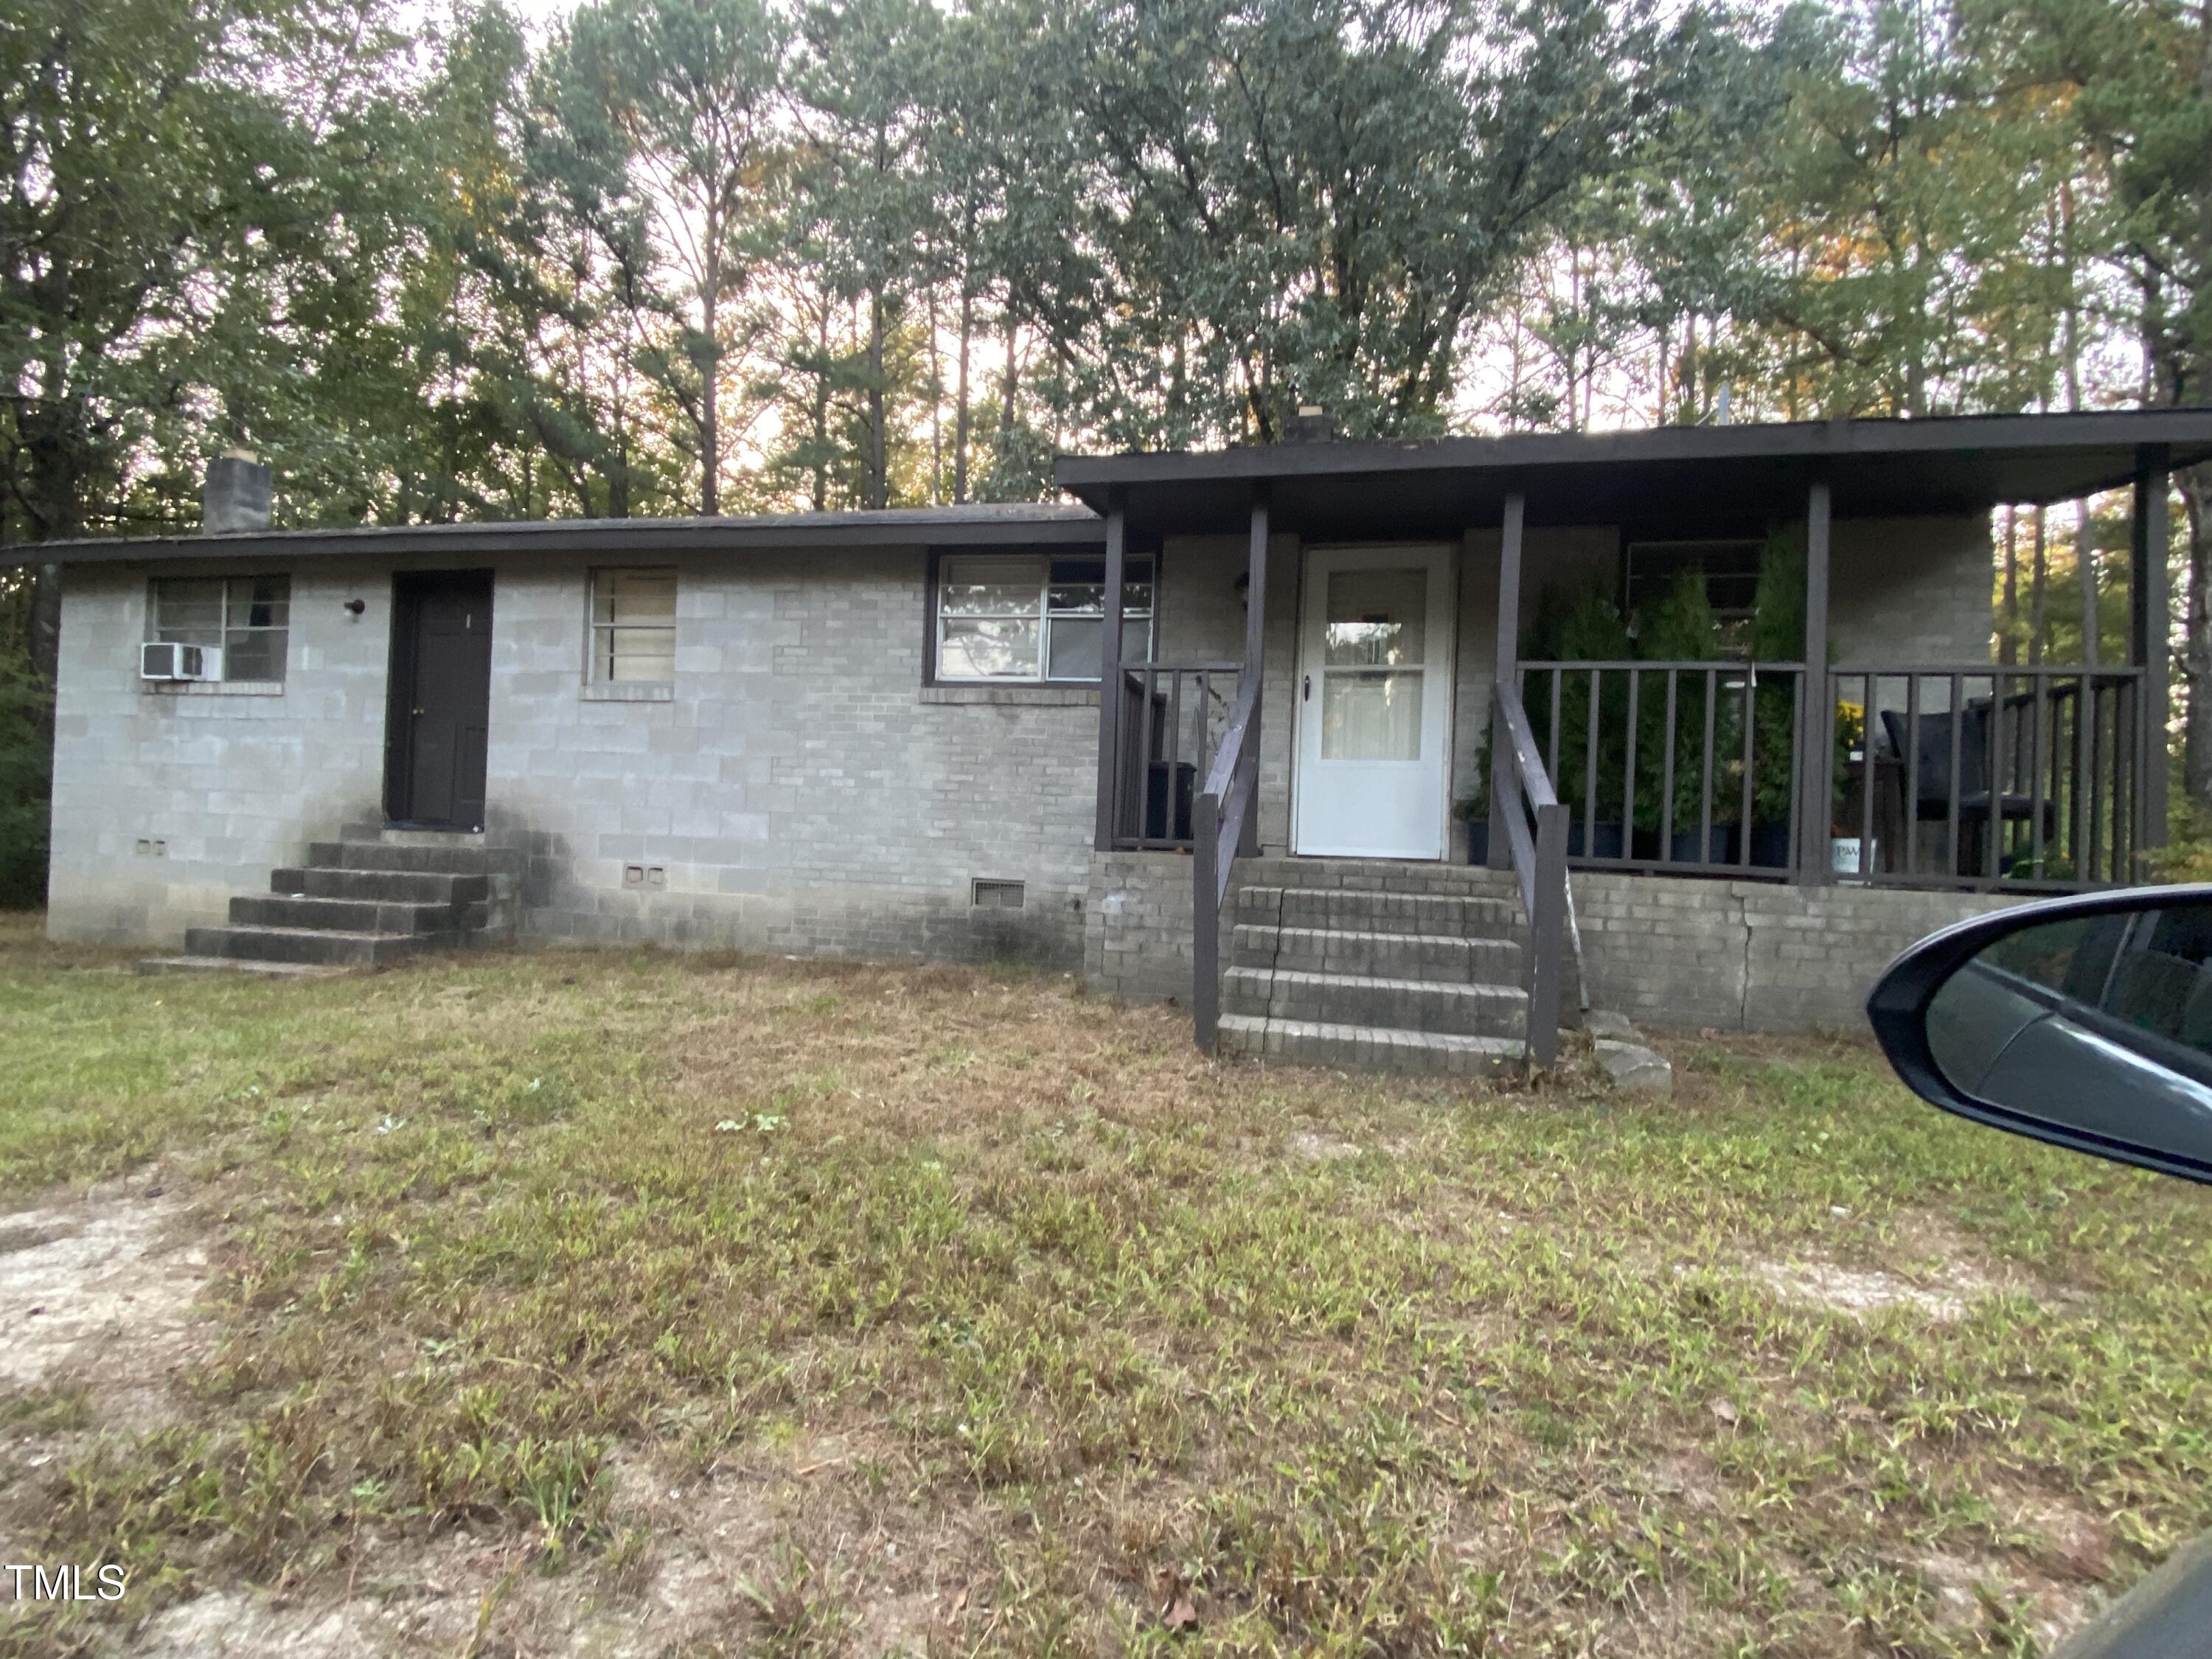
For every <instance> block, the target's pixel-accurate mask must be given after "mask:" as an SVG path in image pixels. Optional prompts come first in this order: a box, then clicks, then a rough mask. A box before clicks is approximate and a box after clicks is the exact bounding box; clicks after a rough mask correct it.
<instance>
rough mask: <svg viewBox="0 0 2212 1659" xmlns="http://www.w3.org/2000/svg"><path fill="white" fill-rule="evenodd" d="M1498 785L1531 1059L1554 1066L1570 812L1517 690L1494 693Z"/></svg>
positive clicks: (1499, 689)
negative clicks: (1520, 923)
mask: <svg viewBox="0 0 2212 1659" xmlns="http://www.w3.org/2000/svg"><path fill="white" fill-rule="evenodd" d="M1491 708H1492V720H1493V724H1492V728H1491V742H1492V744H1493V745H1494V754H1495V757H1496V759H1495V763H1494V764H1493V765H1492V787H1494V788H1495V789H1496V790H1497V791H1498V802H1499V804H1500V805H1501V806H1502V807H1503V808H1504V811H1503V812H1502V813H1501V814H1500V817H1503V818H1504V825H1505V839H1506V843H1507V845H1508V847H1509V848H1510V853H1511V858H1512V865H1513V872H1514V874H1515V875H1516V877H1517V878H1519V880H1520V885H1521V909H1522V915H1524V916H1525V917H1526V918H1527V920H1528V967H1527V988H1528V1059H1529V1061H1530V1063H1531V1064H1532V1065H1535V1066H1550V1065H1551V1064H1552V1063H1553V1061H1554V1060H1557V1059H1558V1058H1559V947H1560V944H1561V936H1562V935H1563V934H1564V933H1565V931H1566V924H1567V809H1566V807H1565V805H1563V804H1562V803H1561V802H1560V800H1559V796H1558V795H1557V794H1556V793H1554V792H1553V787H1552V780H1551V775H1550V774H1549V772H1548V771H1547V769H1546V767H1545V765H1544V761H1543V757H1542V756H1541V754H1539V753H1538V751H1537V749H1536V738H1535V734H1534V732H1532V731H1530V730H1529V726H1528V711H1527V710H1526V709H1525V708H1522V703H1521V696H1520V693H1519V692H1518V691H1516V690H1515V689H1514V688H1513V687H1511V686H1510V685H1504V684H1499V685H1497V686H1494V687H1493V688H1492V692H1491Z"/></svg>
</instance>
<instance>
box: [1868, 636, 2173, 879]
mask: <svg viewBox="0 0 2212 1659" xmlns="http://www.w3.org/2000/svg"><path fill="white" fill-rule="evenodd" d="M1828 683H1829V686H1830V689H1831V695H1830V698H1829V702H1830V706H1831V708H1832V709H1833V710H1834V717H1835V719H1836V720H1838V724H1839V725H1843V724H1844V723H1846V722H1848V725H1849V726H1853V727H1857V732H1850V731H1848V730H1847V731H1845V732H1843V733H1842V734H1841V735H1839V736H1838V738H1837V739H1836V741H1835V743H1834V745H1833V747H1834V750H1835V767H1836V773H1837V779H1838V786H1837V793H1838V800H1839V808H1838V829H1839V831H1840V833H1841V834H1842V835H1844V836H1848V837H1850V838H1851V840H1852V841H1855V842H1856V843H1857V849H1858V853H1859V859H1858V861H1857V867H1851V866H1850V865H1849V863H1848V861H1846V860H1844V859H1843V858H1842V857H1841V854H1840V850H1839V857H1838V874H1839V875H1840V876H1841V877H1842V878H1844V879H1846V880H1849V879H1851V878H1855V877H1857V878H1863V879H1867V880H1870V881H1875V882H1878V883H1881V884H1884V885H1892V886H1929V885H1936V886H1947V887H1955V886H1963V887H1979V888H1992V887H2002V888H2006V889H2008V890H2025V889H2037V888H2048V889H2051V890H2058V891H2064V890H2071V889H2075V888H2080V887H2089V886H2100V885H2105V884H2114V885H2124V884H2127V883H2130V882H2132V881H2134V880H2136V879H2137V878H2138V873H2139V872H2138V868H2137V866H2138V864H2139V862H2140V854H2141V853H2142V848H2143V847H2144V846H2145V844H2146V837H2145V835H2144V830H2145V829H2146V827H2147V826H2146V825H2145V824H2144V823H2143V822H2142V802H2143V799H2144V775H2145V769H2146V767H2147V766H2148V764H2149V756H2150V754H2151V753H2153V752H2155V751H2154V749H2153V748H2152V746H2151V745H2150V744H2148V741H2147V739H2148V736H2149V734H2148V733H2147V732H2145V731H2144V730H2143V729H2142V724H2141V722H2142V696H2143V684H2144V671H2143V670H2142V669H2141V668H2139V667H2125V668H2094V669H2091V668H2081V667H2073V666H2063V665H2049V664H2039V665H2034V666H2018V665H1990V664H1988V663H1968V664H1942V665H1934V666H1929V667H1914V668H1901V667H1899V668H1887V667H1881V666H1879V665H1847V666H1844V667H1838V668H1834V669H1832V670H1830V671H1829V675H1828ZM1846 845H1848V843H1846Z"/></svg>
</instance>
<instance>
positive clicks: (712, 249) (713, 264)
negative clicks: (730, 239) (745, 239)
mask: <svg viewBox="0 0 2212 1659" xmlns="http://www.w3.org/2000/svg"><path fill="white" fill-rule="evenodd" d="M721 236H722V221H721V215H720V212H718V211H717V209H716V204H715V201H714V197H712V196H711V195H710V196H709V197H708V203H707V239H706V240H707V262H706V268H705V270H703V271H702V274H701V281H700V283H699V312H700V320H701V321H702V323H703V324H704V325H706V331H707V350H706V361H705V362H702V364H700V366H699V511H700V513H702V515H703V516H705V517H707V518H709V519H711V518H713V517H714V515H715V514H716V513H718V512H720V510H721V495H720V490H719V489H717V488H716V483H717V480H718V477H719V475H720V472H721V470H722V430H721V383H722V331H721V308H722V256H721V246H722V242H721Z"/></svg>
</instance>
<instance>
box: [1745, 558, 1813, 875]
mask: <svg viewBox="0 0 2212 1659" xmlns="http://www.w3.org/2000/svg"><path fill="white" fill-rule="evenodd" d="M1748 643H1749V646H1750V650H1751V660H1752V665H1753V671H1756V670H1757V666H1758V665H1759V664H1760V663H1763V662H1794V661H1796V659H1799V658H1800V657H1802V656H1803V654H1804V652H1805V561H1804V559H1803V557H1802V556H1801V555H1800V554H1799V552H1798V550H1797V548H1796V544H1794V543H1793V542H1792V541H1791V540H1790V538H1789V537H1788V536H1787V535H1786V534H1784V533H1783V532H1780V531H1777V532H1774V533H1773V534H1771V535H1770V536H1769V537H1768V538H1766V545H1765V548H1764V549H1763V550H1761V551H1760V554H1759V586H1758V589H1757V591H1756V592H1755V593H1754V595H1753V599H1752V610H1751V629H1750V638H1749V641H1748ZM1795 713H1796V686H1795V684H1793V683H1792V680H1791V678H1790V676H1788V675H1783V674H1775V675H1770V676H1768V677H1767V678H1766V679H1765V681H1764V682H1762V683H1761V684H1759V685H1758V686H1757V687H1756V688H1755V689H1754V690H1753V692H1752V776H1751V845H1750V848H1749V852H1750V858H1751V862H1752V863H1753V864H1755V865H1760V866H1765V867H1767V868H1770V869H1780V868H1781V867H1783V866H1784V865H1787V864H1788V863H1789V862H1790V808H1791V797H1792V795H1793V793H1795V791H1796V784H1797V769H1796V764H1795V763H1794V756H1795V751H1796V744H1797V734H1796V729H1795V719H1794V716H1795Z"/></svg>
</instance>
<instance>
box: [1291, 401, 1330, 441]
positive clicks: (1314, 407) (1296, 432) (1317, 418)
mask: <svg viewBox="0 0 2212 1659" xmlns="http://www.w3.org/2000/svg"><path fill="white" fill-rule="evenodd" d="M1335 436H1336V417H1335V416H1333V415H1331V414H1330V413H1329V412H1328V410H1325V409H1323V408H1322V406H1321V405H1320V404H1299V405H1298V412H1297V414H1295V415H1293V416H1291V418H1290V419H1289V420H1287V421H1285V422H1283V441H1284V442H1285V443H1286V444H1325V443H1327V442H1328V441H1330V440H1331V439H1333V438H1334V437H1335Z"/></svg>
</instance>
